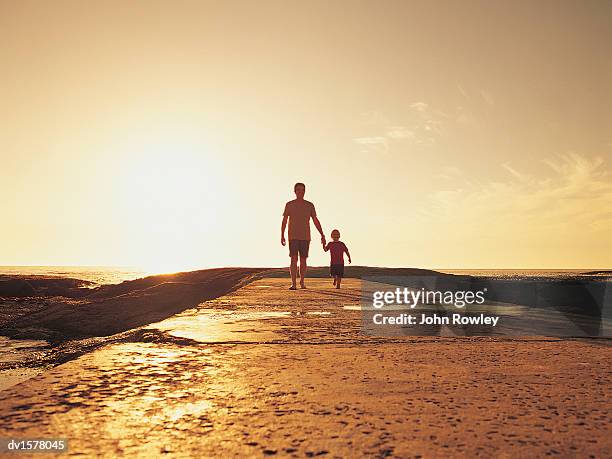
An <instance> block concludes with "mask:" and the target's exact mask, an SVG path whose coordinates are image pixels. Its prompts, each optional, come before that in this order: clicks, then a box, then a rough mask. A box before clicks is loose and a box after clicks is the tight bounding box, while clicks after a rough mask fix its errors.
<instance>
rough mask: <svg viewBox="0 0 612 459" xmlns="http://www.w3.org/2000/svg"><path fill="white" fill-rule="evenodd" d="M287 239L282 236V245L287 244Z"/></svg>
mask: <svg viewBox="0 0 612 459" xmlns="http://www.w3.org/2000/svg"><path fill="white" fill-rule="evenodd" d="M285 244H286V241H285V236H281V245H282V246H285Z"/></svg>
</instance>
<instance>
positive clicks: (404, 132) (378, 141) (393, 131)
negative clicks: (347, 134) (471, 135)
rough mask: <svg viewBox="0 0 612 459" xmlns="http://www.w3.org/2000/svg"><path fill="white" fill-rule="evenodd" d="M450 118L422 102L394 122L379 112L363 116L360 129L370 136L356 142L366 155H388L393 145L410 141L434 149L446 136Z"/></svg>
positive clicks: (355, 140) (409, 108)
mask: <svg viewBox="0 0 612 459" xmlns="http://www.w3.org/2000/svg"><path fill="white" fill-rule="evenodd" d="M447 118H449V116H448V115H447V114H445V113H444V112H442V111H441V110H437V109H433V108H432V107H431V106H430V105H429V104H427V103H425V102H421V101H417V102H413V103H411V104H409V105H408V106H407V107H406V113H405V114H404V115H403V116H402V117H401V119H398V120H391V119H390V118H389V117H387V116H386V115H385V114H383V113H382V112H380V111H376V110H374V111H369V112H364V113H362V114H361V129H363V131H364V132H366V131H367V132H369V133H370V134H371V135H367V136H363V137H355V138H354V139H353V142H354V143H356V144H358V145H360V146H362V151H363V152H371V151H373V150H374V151H379V152H380V151H384V152H388V151H389V150H390V148H391V147H392V146H393V144H394V143H399V142H401V143H406V142H408V143H409V144H410V145H413V146H423V147H427V146H432V145H435V144H436V143H437V140H438V139H439V138H440V137H442V136H444V134H445V130H444V122H445V120H446V119H447Z"/></svg>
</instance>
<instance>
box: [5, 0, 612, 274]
mask: <svg viewBox="0 0 612 459" xmlns="http://www.w3.org/2000/svg"><path fill="white" fill-rule="evenodd" d="M610 24H612V3H611V2H607V1H592V0H587V1H577V0H576V1H538V2H533V1H516V2H501V1H499V2H491V1H465V2H457V1H427V2H421V1H418V2H417V1H391V0H386V1H382V2H381V1H357V0H351V1H333V2H329V1H308V2H295V1H266V0H263V1H258V2H244V1H240V2H234V1H224V2H207V1H106V2H83V1H63V0H58V1H54V2H41V1H28V0H26V1H19V2H17V1H9V0H0V66H1V68H2V72H0V99H1V101H2V103H0V120H2V121H1V122H0V164H2V167H1V168H0V194H1V195H2V196H3V200H2V224H1V225H0V265H98V266H99V265H113V266H118V265H127V266H140V267H145V268H147V269H153V270H158V271H176V270H180V269H192V268H202V267H213V266H215V267H217V266H283V265H286V264H287V263H288V260H289V258H288V253H287V248H285V247H282V246H281V245H280V223H281V218H282V217H281V214H282V211H283V208H284V204H285V202H286V201H288V200H291V199H293V191H292V189H293V184H294V183H295V182H298V181H300V182H304V183H306V186H307V189H306V199H308V200H311V201H312V202H313V203H314V204H315V206H316V209H317V213H318V215H319V218H320V220H321V223H322V225H323V229H324V230H325V232H326V234H327V235H328V238H329V233H330V232H331V230H332V229H334V228H338V229H339V230H340V231H341V233H342V240H343V241H344V242H345V243H346V244H347V246H348V247H349V249H350V250H351V254H352V257H353V262H354V263H355V264H360V265H375V266H402V267H423V268H456V269H460V268H466V269H468V268H509V269H510V268H524V269H530V268H531V269H535V268H542V269H545V268H568V269H569V268H612V238H610V234H612V26H611V25H610ZM313 234H314V235H316V231H315V230H314V227H313ZM328 257H329V255H328V254H325V253H324V252H323V251H322V250H320V246H319V243H318V240H317V238H315V239H314V240H313V243H312V247H311V257H310V263H311V264H313V265H324V264H327V263H328V262H329V260H328Z"/></svg>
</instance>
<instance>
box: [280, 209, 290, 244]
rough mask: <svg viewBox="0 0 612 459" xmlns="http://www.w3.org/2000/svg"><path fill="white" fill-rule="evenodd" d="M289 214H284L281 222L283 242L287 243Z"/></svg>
mask: <svg viewBox="0 0 612 459" xmlns="http://www.w3.org/2000/svg"><path fill="white" fill-rule="evenodd" d="M287 218H289V217H288V216H287V215H283V223H281V244H282V245H285V228H287Z"/></svg>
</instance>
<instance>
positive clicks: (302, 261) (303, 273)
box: [300, 255, 308, 288]
mask: <svg viewBox="0 0 612 459" xmlns="http://www.w3.org/2000/svg"><path fill="white" fill-rule="evenodd" d="M306 260H307V258H306V257H303V256H301V255H300V287H302V288H306V286H305V285H304V279H305V278H306V271H307V270H308V266H307V265H306Z"/></svg>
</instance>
